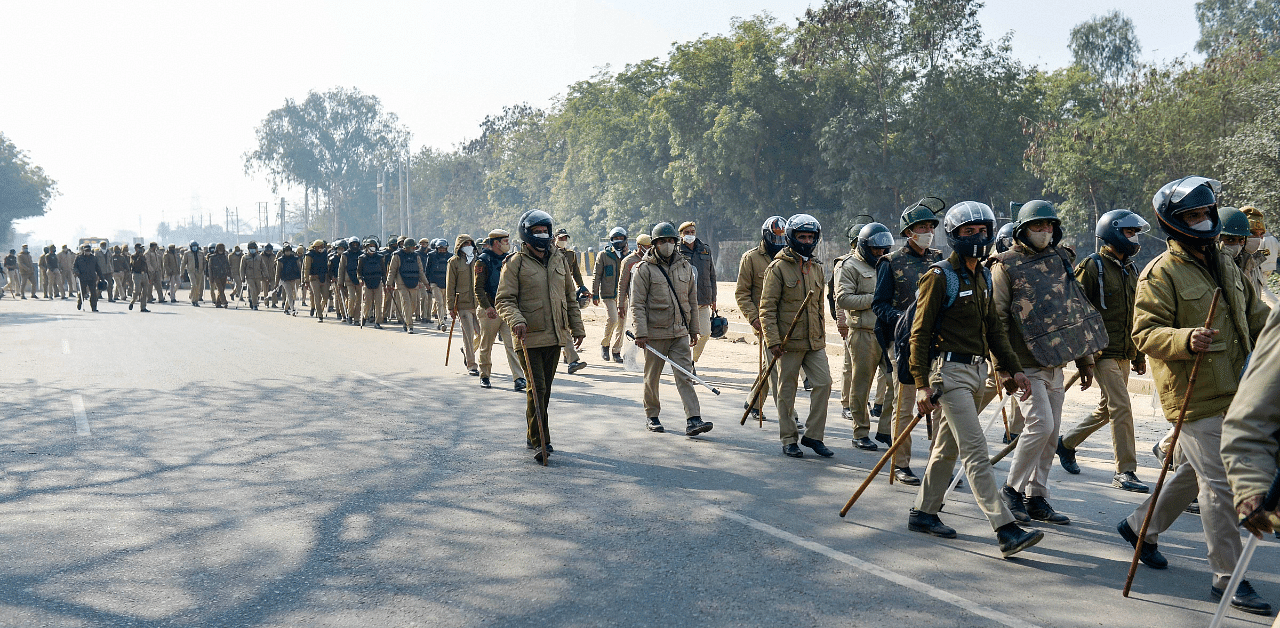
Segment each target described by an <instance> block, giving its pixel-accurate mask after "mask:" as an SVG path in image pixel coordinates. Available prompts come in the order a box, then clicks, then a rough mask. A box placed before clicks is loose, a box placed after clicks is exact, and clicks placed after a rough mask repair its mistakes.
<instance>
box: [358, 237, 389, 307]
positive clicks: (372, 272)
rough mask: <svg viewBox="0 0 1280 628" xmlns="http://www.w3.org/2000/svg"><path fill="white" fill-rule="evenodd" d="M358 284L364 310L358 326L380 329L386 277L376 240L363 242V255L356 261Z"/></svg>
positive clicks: (385, 268)
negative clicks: (366, 325) (383, 286)
mask: <svg viewBox="0 0 1280 628" xmlns="http://www.w3.org/2000/svg"><path fill="white" fill-rule="evenodd" d="M357 261H358V264H357V267H358V270H359V274H360V282H361V284H363V285H364V289H363V290H362V291H361V293H360V299H361V300H362V301H363V302H364V310H363V311H362V312H361V313H360V326H361V327H364V326H365V324H366V323H372V324H373V327H374V329H382V322H383V321H384V320H385V319H384V318H383V317H382V293H383V289H382V283H383V281H384V280H385V279H386V276H387V267H386V262H385V261H384V258H383V255H382V252H381V251H379V250H378V240H377V239H376V238H368V239H366V240H365V241H364V253H363V254H361V255H360V257H359V259H358V260H357Z"/></svg>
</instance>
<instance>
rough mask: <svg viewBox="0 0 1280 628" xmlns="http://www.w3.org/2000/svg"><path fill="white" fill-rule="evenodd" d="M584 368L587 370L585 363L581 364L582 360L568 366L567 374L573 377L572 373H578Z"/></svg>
mask: <svg viewBox="0 0 1280 628" xmlns="http://www.w3.org/2000/svg"><path fill="white" fill-rule="evenodd" d="M584 368H587V363H586V362H583V361H582V360H578V361H577V362H574V363H573V364H570V365H569V374H570V375H573V374H574V373H577V372H578V371H581V370H582V369H584Z"/></svg>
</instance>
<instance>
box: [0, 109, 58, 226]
mask: <svg viewBox="0 0 1280 628" xmlns="http://www.w3.org/2000/svg"><path fill="white" fill-rule="evenodd" d="M57 193H58V184H57V182H55V181H54V180H53V179H51V178H49V176H48V175H46V174H45V172H44V168H41V167H40V166H37V165H35V164H32V163H31V159H30V158H29V157H27V154H26V152H25V151H23V150H20V149H19V148H18V147H17V145H15V144H14V143H13V142H11V141H10V140H9V138H7V137H5V136H4V134H3V133H0V237H2V238H3V239H4V240H11V239H12V238H13V236H14V233H13V221H15V220H20V219H22V218H32V217H35V216H43V215H44V214H45V212H47V211H49V201H50V200H52V199H53V197H54V196H55V195H57Z"/></svg>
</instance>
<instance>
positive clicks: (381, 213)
mask: <svg viewBox="0 0 1280 628" xmlns="http://www.w3.org/2000/svg"><path fill="white" fill-rule="evenodd" d="M386 179H387V172H386V170H382V169H380V170H378V220H379V221H380V222H381V223H382V237H380V238H379V239H378V241H379V242H382V243H386V241H387V207H386V203H384V202H383V198H382V186H383V185H384V184H385V182H386Z"/></svg>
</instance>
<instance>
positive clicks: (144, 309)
mask: <svg viewBox="0 0 1280 628" xmlns="http://www.w3.org/2000/svg"><path fill="white" fill-rule="evenodd" d="M138 311H139V312H150V311H151V310H148V309H147V308H145V307H144V308H142V309H140V310H138Z"/></svg>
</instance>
